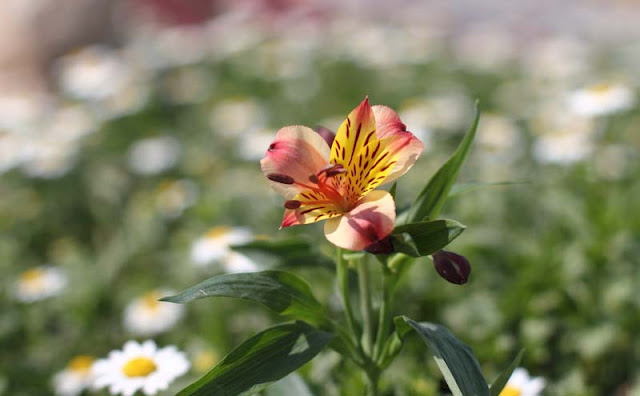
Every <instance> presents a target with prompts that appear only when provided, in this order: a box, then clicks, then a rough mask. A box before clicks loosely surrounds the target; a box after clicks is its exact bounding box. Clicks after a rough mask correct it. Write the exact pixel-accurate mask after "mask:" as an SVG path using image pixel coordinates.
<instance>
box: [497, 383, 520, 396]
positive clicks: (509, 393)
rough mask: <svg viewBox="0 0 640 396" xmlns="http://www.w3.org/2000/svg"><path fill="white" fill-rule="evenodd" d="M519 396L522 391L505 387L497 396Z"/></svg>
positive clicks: (508, 386) (509, 386)
mask: <svg viewBox="0 0 640 396" xmlns="http://www.w3.org/2000/svg"><path fill="white" fill-rule="evenodd" d="M521 394H522V391H520V389H518V388H515V387H513V386H511V385H507V386H505V387H504V389H502V391H501V392H500V395H499V396H520V395H521Z"/></svg>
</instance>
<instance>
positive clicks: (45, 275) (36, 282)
mask: <svg viewBox="0 0 640 396" xmlns="http://www.w3.org/2000/svg"><path fill="white" fill-rule="evenodd" d="M66 286H67V276H66V274H65V273H64V271H63V270H62V269H60V268H57V267H52V266H41V267H36V268H31V269H29V270H27V271H24V272H23V273H22V274H20V277H19V278H18V280H17V281H16V282H15V284H14V290H13V294H14V296H15V298H16V299H18V300H19V301H22V302H32V301H38V300H43V299H46V298H49V297H53V296H56V295H58V294H60V292H62V290H64V288H65V287H66Z"/></svg>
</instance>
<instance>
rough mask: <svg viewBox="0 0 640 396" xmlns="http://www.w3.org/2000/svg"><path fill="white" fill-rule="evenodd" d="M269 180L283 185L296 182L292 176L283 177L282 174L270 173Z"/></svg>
mask: <svg viewBox="0 0 640 396" xmlns="http://www.w3.org/2000/svg"><path fill="white" fill-rule="evenodd" d="M267 179H269V180H271V181H274V182H276V183H282V184H293V183H294V180H293V177H291V176H287V175H283V174H282V173H269V174H268V175H267Z"/></svg>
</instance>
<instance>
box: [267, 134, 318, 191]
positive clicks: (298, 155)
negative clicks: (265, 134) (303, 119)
mask: <svg viewBox="0 0 640 396" xmlns="http://www.w3.org/2000/svg"><path fill="white" fill-rule="evenodd" d="M328 163H329V146H328V145H327V143H326V142H325V140H324V139H323V138H322V137H321V136H320V135H319V134H318V133H316V132H315V131H313V130H312V129H311V128H307V127H305V126H301V125H295V126H287V127H284V128H281V129H280V130H279V131H278V133H276V138H275V139H274V141H273V142H272V143H271V145H269V149H268V150H267V153H266V155H265V157H264V158H263V159H262V160H260V167H261V168H262V172H263V173H264V174H265V175H266V176H269V175H274V174H275V175H285V176H289V177H291V178H293V180H295V181H296V182H298V183H308V182H309V176H311V175H315V174H316V173H317V172H318V171H319V170H320V169H322V168H323V167H325V166H326V165H327V164H328ZM269 183H270V184H271V187H272V188H273V189H274V190H275V191H276V192H277V193H279V194H281V195H283V196H284V197H285V198H292V197H294V196H295V195H296V194H297V193H298V192H300V191H302V190H304V189H305V188H304V187H301V186H299V185H297V184H285V183H279V182H277V181H272V180H270V181H269Z"/></svg>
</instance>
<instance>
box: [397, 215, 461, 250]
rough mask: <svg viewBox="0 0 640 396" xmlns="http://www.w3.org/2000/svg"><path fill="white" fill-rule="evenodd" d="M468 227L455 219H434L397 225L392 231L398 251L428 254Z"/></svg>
mask: <svg viewBox="0 0 640 396" xmlns="http://www.w3.org/2000/svg"><path fill="white" fill-rule="evenodd" d="M465 228H466V227H465V226H464V225H462V224H460V223H458V222H457V221H454V220H434V221H423V222H420V223H410V224H404V225H400V226H397V227H396V228H395V229H394V230H393V232H392V233H391V242H392V243H393V247H394V248H395V251H396V252H400V253H404V254H407V255H409V256H411V257H421V256H428V255H430V254H431V253H434V252H436V251H438V250H440V249H442V248H444V247H445V246H447V245H448V244H449V243H450V242H451V241H453V240H454V239H456V238H457V237H458V235H460V234H461V233H462V231H464V229H465Z"/></svg>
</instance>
